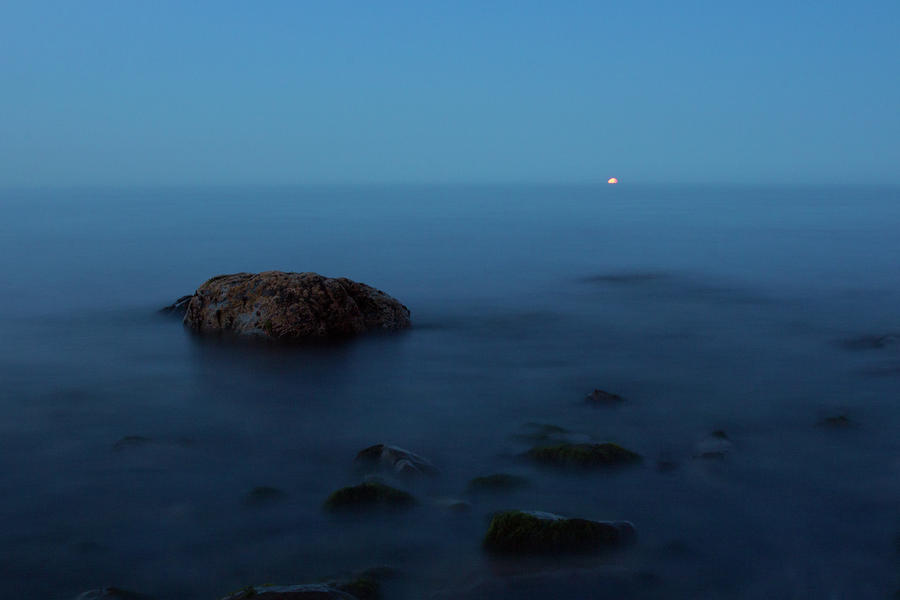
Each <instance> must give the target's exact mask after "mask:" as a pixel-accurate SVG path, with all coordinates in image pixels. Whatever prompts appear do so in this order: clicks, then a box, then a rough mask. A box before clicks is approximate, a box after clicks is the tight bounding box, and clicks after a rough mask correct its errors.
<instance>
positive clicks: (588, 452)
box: [525, 442, 641, 468]
mask: <svg viewBox="0 0 900 600" xmlns="http://www.w3.org/2000/svg"><path fill="white" fill-rule="evenodd" d="M525 456H526V457H527V458H529V459H531V460H532V461H534V462H537V463H540V464H543V465H548V466H554V467H581V468H599V467H616V466H621V465H628V464H632V463H635V462H638V461H640V460H641V455H640V454H637V453H635V452H632V451H631V450H628V449H626V448H623V447H622V446H619V445H618V444H613V443H611V442H603V443H602V444H557V445H554V446H535V447H534V448H532V449H531V450H529V451H528V452H526V453H525Z"/></svg>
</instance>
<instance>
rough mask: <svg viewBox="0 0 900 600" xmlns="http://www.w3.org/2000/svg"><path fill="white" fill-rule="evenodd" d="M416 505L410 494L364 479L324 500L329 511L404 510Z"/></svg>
mask: <svg viewBox="0 0 900 600" xmlns="http://www.w3.org/2000/svg"><path fill="white" fill-rule="evenodd" d="M415 505H416V499H415V498H413V496H412V494H409V493H408V492H404V491H403V490H398V489H397V488H392V487H391V486H389V485H385V484H383V483H380V482H377V481H366V482H365V483H361V484H359V485H354V486H350V487H345V488H341V489H339V490H337V491H336V492H333V493H332V494H331V495H330V496H329V497H328V499H327V500H326V501H325V509H326V510H329V511H342V512H352V511H362V510H371V509H382V510H406V509H409V508H412V507H413V506H415Z"/></svg>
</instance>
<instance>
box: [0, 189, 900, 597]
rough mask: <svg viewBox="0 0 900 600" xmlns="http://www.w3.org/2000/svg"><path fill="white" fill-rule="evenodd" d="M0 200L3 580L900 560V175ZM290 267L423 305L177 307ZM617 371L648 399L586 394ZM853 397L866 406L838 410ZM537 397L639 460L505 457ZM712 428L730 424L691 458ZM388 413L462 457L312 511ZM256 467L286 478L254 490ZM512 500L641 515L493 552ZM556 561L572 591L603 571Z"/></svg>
mask: <svg viewBox="0 0 900 600" xmlns="http://www.w3.org/2000/svg"><path fill="white" fill-rule="evenodd" d="M0 208H2V211H0V214H2V219H0V274H2V277H0V333H2V339H3V344H2V347H0V382H2V385H0V596H2V597H6V598H35V599H37V598H46V599H50V600H57V599H59V600H65V599H69V598H72V597H74V596H76V595H77V594H78V593H80V592H82V591H84V590H87V589H90V588H94V587H99V586H102V585H117V586H121V587H126V588H131V589H134V590H137V591H142V592H144V593H147V594H152V595H153V596H154V597H157V598H160V599H162V600H166V599H169V600H176V599H180V600H201V599H202V600H216V599H218V598H221V597H222V596H224V595H225V594H226V593H229V592H231V591H234V590H235V589H238V588H241V587H244V586H246V585H249V584H254V583H264V582H276V583H301V582H309V581H315V580H319V579H321V578H323V577H328V576H331V575H335V574H339V573H342V572H347V571H353V570H359V569H365V568H367V567H371V566H375V565H390V566H393V567H395V568H397V569H400V570H401V571H402V572H403V573H404V575H403V576H402V577H401V579H400V580H399V583H395V584H394V585H395V587H396V588H397V589H395V590H392V591H391V594H393V595H392V596H390V597H399V598H428V597H430V596H431V595H432V594H433V593H435V592H439V591H442V590H443V591H447V592H448V593H450V594H451V596H450V597H462V596H453V594H454V593H456V592H458V591H459V590H461V589H464V588H467V587H471V586H474V585H477V584H478V582H484V581H494V582H495V584H496V585H499V586H501V587H502V586H503V585H506V584H504V583H502V582H503V581H508V580H505V579H504V577H508V576H509V575H510V574H515V573H519V572H529V573H532V574H535V573H537V574H538V575H537V577H538V579H536V580H535V581H537V582H540V581H542V580H541V579H540V577H541V573H547V572H548V571H549V570H551V569H553V568H566V569H569V568H573V567H578V568H579V569H582V570H581V571H579V572H580V573H593V572H595V571H596V570H597V569H598V568H599V567H601V566H602V567H604V568H608V567H607V566H608V565H614V566H615V567H616V568H622V569H625V570H628V571H634V572H637V573H640V574H641V575H640V579H641V581H643V582H644V583H645V585H643V586H642V587H641V590H640V591H639V592H634V595H635V596H636V597H652V598H656V597H659V598H711V599H712V598H747V599H750V598H884V597H886V596H888V595H890V594H891V593H893V592H894V590H895V589H898V588H900V551H898V548H897V547H896V544H897V543H898V542H897V541H895V536H897V535H898V533H900V435H898V431H900V340H898V341H897V343H891V340H890V339H887V340H886V343H884V344H878V343H872V344H867V343H866V340H863V341H862V342H859V341H857V343H855V344H854V343H851V344H846V343H843V342H845V341H847V340H859V339H860V338H862V337H864V336H877V335H883V334H890V333H898V332H900V190H898V189H897V188H877V187H689V186H681V187H664V186H660V187H648V186H643V187H642V186H633V185H628V184H627V183H623V184H620V185H618V186H615V187H612V186H605V185H604V186H594V187H550V186H547V187H501V186H496V187H461V186H460V187H345V188H283V189H279V188H259V189H255V188H242V189H211V188H210V189H165V190H160V189H155V190H154V189H150V190H137V189H136V190H121V191H110V190H78V191H43V192H9V191H6V192H0ZM269 269H281V270H293V271H307V270H310V271H317V272H320V273H323V274H326V275H332V276H347V277H351V278H353V279H357V280H359V281H363V282H366V283H369V284H371V285H374V286H376V287H378V288H380V289H383V290H385V291H387V292H388V293H390V294H392V295H394V296H396V297H397V298H399V299H400V300H401V301H403V302H404V303H405V304H406V305H408V306H409V307H410V309H411V311H412V318H413V322H414V328H413V329H412V330H411V331H409V332H406V333H402V334H399V335H394V336H376V337H369V338H365V339H360V340H358V341H355V342H351V343H347V344H341V345H336V346H329V347H322V348H314V349H310V348H306V349H304V348H295V349H290V348H281V347H279V348H272V347H267V346H265V345H263V346H259V345H244V344H235V343H218V342H216V341H214V340H201V339H197V338H195V337H193V336H192V335H190V334H189V333H188V332H186V331H185V330H183V328H182V327H181V325H180V323H179V322H178V321H177V320H172V319H170V318H165V317H162V316H160V315H159V314H157V309H158V308H160V307H161V306H163V305H165V304H168V303H170V302H171V301H172V300H174V299H175V298H177V297H179V296H181V295H183V294H186V293H190V292H192V291H193V290H194V289H195V288H196V287H197V286H198V285H199V284H200V283H202V282H203V281H204V280H206V279H207V278H208V277H210V276H212V275H215V274H220V273H228V272H237V271H260V270H269ZM868 346H873V347H868ZM878 346H881V347H878ZM594 388H601V389H604V390H608V391H611V392H615V393H618V394H621V395H622V396H624V397H625V398H626V402H625V403H624V404H623V405H621V406H618V407H607V408H592V407H589V406H587V405H585V404H584V402H583V398H584V395H585V394H586V393H587V392H589V391H591V390H593V389H594ZM837 415H846V416H847V417H849V419H850V420H851V422H852V423H853V426H851V427H848V428H843V429H840V428H839V429H832V428H828V427H823V426H821V425H818V423H819V422H820V421H821V420H822V419H824V418H827V417H829V416H837ZM531 422H537V423H548V424H554V425H557V426H561V427H565V428H567V429H570V430H572V431H574V432H580V433H583V434H587V435H589V436H592V437H594V438H596V439H607V440H612V441H616V442H619V443H621V444H623V445H625V446H627V447H629V448H631V449H633V450H635V451H637V452H640V453H641V454H642V455H644V457H645V461H644V463H643V464H642V465H640V466H637V467H634V468H630V469H625V470H622V471H617V472H613V473H598V474H590V475H577V474H554V473H548V472H544V471H538V470H535V469H533V468H531V467H530V466H528V465H527V464H523V463H521V462H520V461H518V460H516V454H518V453H521V452H522V451H524V450H525V449H526V448H527V445H524V444H523V443H522V442H521V440H519V439H517V437H516V436H517V434H521V433H522V432H523V430H524V429H525V428H526V427H527V424H528V423H531ZM713 430H724V431H725V432H726V433H727V435H728V437H729V439H730V440H731V442H732V443H733V449H732V451H731V452H730V453H729V455H728V456H727V457H726V458H725V459H722V460H703V459H696V458H693V455H694V454H696V453H697V446H696V445H697V444H698V443H699V442H701V441H702V440H703V439H704V438H705V437H706V436H707V435H708V434H709V433H710V432H712V431H713ZM126 436H141V437H142V438H146V439H132V441H131V443H127V442H126V443H123V444H120V445H119V447H116V443H117V441H119V440H121V439H122V438H124V437H126ZM379 442H388V443H393V444H397V445H399V446H402V447H405V448H409V449H411V450H413V451H415V452H418V453H420V454H423V455H425V456H426V457H428V458H430V459H431V460H432V461H433V462H434V463H435V464H436V465H438V466H439V467H440V468H441V470H442V475H441V476H440V477H439V478H437V479H435V480H434V481H429V482H427V483H423V484H419V485H414V486H412V487H411V488H410V489H411V491H412V492H414V493H415V494H416V495H417V496H418V497H419V498H420V499H421V500H422V501H423V505H422V506H420V507H419V508H418V509H416V510H415V511H413V512H412V513H410V514H407V515H403V516H391V517H377V518H361V519H355V520H347V519H335V518H331V517H328V516H326V515H325V514H323V512H322V510H321V504H322V502H323V500H324V499H325V497H326V496H327V495H328V494H329V493H330V492H331V491H332V490H334V489H336V488H337V487H340V486H342V485H347V484H351V483H355V482H357V481H358V475H357V474H356V473H354V471H353V470H352V468H351V462H352V458H353V456H354V455H355V453H356V452H357V451H358V450H360V449H362V448H364V447H366V446H368V445H371V444H374V443H379ZM658 460H663V461H666V463H667V464H668V463H672V464H674V468H671V469H666V470H662V471H660V470H659V469H658V468H657V461H658ZM670 466H671V465H670ZM500 471H502V472H510V473H516V474H520V475H523V476H525V477H528V478H529V479H530V480H531V482H532V485H531V486H530V487H528V488H525V489H522V490H520V491H517V492H514V493H512V494H510V495H507V496H498V497H494V498H487V499H485V498H475V499H470V500H471V501H472V503H473V509H472V511H471V512H470V513H467V514H448V513H446V512H444V511H442V510H441V509H439V508H436V507H433V506H431V504H430V503H429V502H430V501H429V499H431V498H440V497H453V498H464V497H465V496H464V489H465V486H466V482H467V481H468V480H469V479H470V478H472V477H474V476H477V475H485V474H489V473H493V472H500ZM260 485H267V486H274V487H278V488H280V489H282V490H283V491H284V492H285V493H286V496H285V497H284V499H283V501H282V502H278V503H274V504H272V505H271V506H264V507H248V506H246V505H245V504H244V503H243V499H244V496H245V494H246V493H247V492H248V491H249V490H251V489H252V488H253V487H255V486H260ZM507 507H512V508H529V509H538V510H547V511H553V512H558V513H561V514H565V515H570V516H580V517H586V518H595V519H627V520H630V521H632V522H633V523H634V524H635V527H636V528H637V531H638V542H637V544H636V545H634V546H633V547H632V548H630V549H628V550H626V551H623V552H620V553H612V554H606V555H600V556H596V557H588V558H583V559H577V560H576V559H571V560H568V561H562V563H556V562H552V561H537V563H535V562H532V561H528V562H525V563H518V562H517V561H497V560H494V559H490V558H489V557H486V556H485V555H484V554H483V553H482V551H481V549H480V540H481V537H482V535H483V533H484V530H485V527H486V517H487V515H488V514H489V513H490V512H491V511H493V510H496V509H498V508H507ZM564 580H565V582H566V583H564V584H558V585H561V586H562V587H559V588H555V589H556V591H557V592H558V593H559V594H560V596H559V597H572V598H603V597H606V596H604V595H603V594H604V588H603V587H602V586H596V585H591V584H589V582H590V581H592V580H591V578H590V576H584V577H571V578H564ZM497 581H500V582H501V583H496V582H497ZM554 585H556V584H554ZM566 586H568V587H566ZM539 587H540V585H539V584H538V583H536V584H535V585H534V586H533V587H528V586H526V588H527V589H526V590H525V591H524V592H521V593H520V594H519V595H517V596H516V597H517V598H528V597H529V593H531V592H529V591H528V590H529V589H531V590H534V592H533V594H532V596H534V597H542V598H544V597H547V596H546V590H544V591H543V592H542V594H543V595H539V594H540V593H541V592H539V591H538V589H539ZM498 597H499V596H498Z"/></svg>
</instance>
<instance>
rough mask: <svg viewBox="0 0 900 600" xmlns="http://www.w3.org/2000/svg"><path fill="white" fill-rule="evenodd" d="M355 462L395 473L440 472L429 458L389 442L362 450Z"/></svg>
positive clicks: (431, 473)
mask: <svg viewBox="0 0 900 600" xmlns="http://www.w3.org/2000/svg"><path fill="white" fill-rule="evenodd" d="M354 462H355V463H356V464H357V465H360V466H362V467H365V468H372V469H379V470H382V471H387V472H389V473H391V474H393V475H402V476H410V475H412V476H416V475H437V474H438V473H439V472H440V471H438V469H437V467H435V466H434V465H433V464H431V461H429V460H428V459H426V458H423V457H421V456H419V455H418V454H414V453H412V452H410V451H409V450H404V449H403V448H398V447H397V446H388V445H387V444H376V445H374V446H369V447H368V448H366V449H365V450H360V451H359V453H358V454H357V455H356V458H355V459H354Z"/></svg>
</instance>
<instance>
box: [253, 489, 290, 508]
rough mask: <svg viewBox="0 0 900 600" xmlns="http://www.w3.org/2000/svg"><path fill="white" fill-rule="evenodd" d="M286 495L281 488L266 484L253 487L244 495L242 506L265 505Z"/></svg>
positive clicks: (282, 498)
mask: <svg viewBox="0 0 900 600" xmlns="http://www.w3.org/2000/svg"><path fill="white" fill-rule="evenodd" d="M286 497H287V494H286V493H285V492H284V491H283V490H279V489H278V488H275V487H270V486H267V485H261V486H258V487H255V488H253V489H252V490H250V491H249V492H247V495H246V496H244V506H265V505H268V504H274V503H276V502H279V501H281V500H284V498H286Z"/></svg>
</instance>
